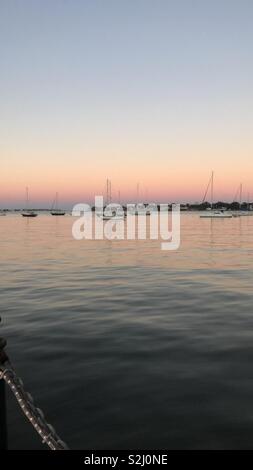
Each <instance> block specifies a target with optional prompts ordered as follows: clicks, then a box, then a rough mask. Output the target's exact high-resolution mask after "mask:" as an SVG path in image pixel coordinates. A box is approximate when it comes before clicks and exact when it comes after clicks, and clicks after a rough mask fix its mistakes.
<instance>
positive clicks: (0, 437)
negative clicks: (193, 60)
mask: <svg viewBox="0 0 253 470" xmlns="http://www.w3.org/2000/svg"><path fill="white" fill-rule="evenodd" d="M0 322H1V317H0ZM5 346H6V341H5V339H3V338H0V450H7V448H8V435H7V417H6V394H5V382H4V380H3V378H1V372H2V370H3V368H4V363H5V362H6V361H7V359H8V358H7V356H6V354H5V351H4V348H5Z"/></svg>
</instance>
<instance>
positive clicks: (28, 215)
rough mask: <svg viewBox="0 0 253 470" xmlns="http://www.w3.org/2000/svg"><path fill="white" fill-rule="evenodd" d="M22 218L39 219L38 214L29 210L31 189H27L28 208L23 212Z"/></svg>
mask: <svg viewBox="0 0 253 470" xmlns="http://www.w3.org/2000/svg"><path fill="white" fill-rule="evenodd" d="M21 215H22V217H37V215H38V214H37V213H36V212H34V211H32V210H30V209H29V189H28V188H26V208H25V210H24V211H22V212H21Z"/></svg>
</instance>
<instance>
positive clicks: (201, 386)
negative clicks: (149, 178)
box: [0, 214, 253, 449]
mask: <svg viewBox="0 0 253 470" xmlns="http://www.w3.org/2000/svg"><path fill="white" fill-rule="evenodd" d="M72 223H73V219H72V218H71V217H63V218H53V217H50V216H41V217H38V218H36V219H34V220H28V219H23V218H22V217H20V216H13V217H11V216H8V217H3V218H2V219H1V221H0V242H1V245H0V257H1V268H2V269H1V274H2V276H1V284H0V300H1V315H2V316H3V318H4V327H3V328H2V334H3V335H4V336H5V337H7V339H8V344H9V346H8V351H9V353H10V356H11V358H12V361H13V362H14V364H15V366H16V367H17V369H18V371H19V372H20V374H21V375H22V377H23V378H24V381H25V384H26V386H27V388H28V389H29V390H31V391H32V393H33V394H34V396H35V397H36V399H37V401H38V404H39V406H40V407H42V408H43V409H44V410H45V412H46V415H47V417H48V418H49V420H50V421H51V422H52V423H53V424H54V425H55V427H56V429H57V431H58V432H59V434H61V435H62V437H63V438H64V440H66V441H67V442H68V444H69V445H70V446H71V447H72V448H93V449H99V448H100V449H105V448H122V449H123V448H135V449H138V448H160V449H161V448H182V447H183V448H233V447H234V448H239V447H242V448H245V447H248V448H251V447H252V439H251V434H252V432H253V421H252V414H253V402H252V392H253V371H252V358H253V342H252V338H253V331H252V327H253V316H252V301H253V294H252V274H253V256H252V248H253V237H252V229H253V217H243V218H241V219H240V218H238V219H237V218H236V219H227V220H218V219H215V220H212V219H206V220H205V219H200V218H199V217H198V215H197V214H184V215H183V216H182V227H181V231H182V233H181V236H182V242H181V247H180V250H178V251H177V252H166V251H161V249H160V241H149V240H146V241H126V240H125V241H116V242H115V241H113V242H110V241H107V240H104V241H80V242H79V241H75V240H73V239H72V236H71V227H72ZM8 416H9V429H10V432H9V437H10V445H11V447H12V448H30V449H32V448H34V449H36V448H39V447H40V444H39V442H38V438H37V436H36V435H35V434H34V432H33V431H32V430H31V429H30V427H29V425H28V424H26V423H25V421H24V419H23V417H22V416H21V414H20V411H19V409H18V407H17V406H16V404H15V402H14V401H13V399H12V398H11V397H9V414H8Z"/></svg>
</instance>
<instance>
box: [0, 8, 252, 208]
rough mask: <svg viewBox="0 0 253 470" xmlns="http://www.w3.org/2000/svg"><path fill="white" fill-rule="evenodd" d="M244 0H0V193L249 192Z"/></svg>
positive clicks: (198, 196) (43, 198)
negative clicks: (107, 190) (109, 186)
mask: <svg viewBox="0 0 253 470" xmlns="http://www.w3.org/2000/svg"><path fill="white" fill-rule="evenodd" d="M252 24H253V2H252V0H212V1H211V0H155V1H154V0H53V1H52V0H11V1H10V0H0V207H10V208H11V207H23V206H24V198H25V187H26V186H28V187H29V190H30V198H31V201H32V203H33V204H32V205H33V206H34V207H49V206H50V205H51V202H52V200H53V199H54V195H55V192H56V191H58V192H59V194H60V198H61V203H62V205H63V206H64V207H71V205H73V204H74V203H76V202H92V200H93V199H94V195H95V194H101V193H102V191H104V188H105V181H106V178H110V179H111V181H112V193H113V198H114V199H117V197H118V196H117V195H118V191H120V194H121V200H124V201H128V200H129V201H132V200H134V199H136V192H137V190H136V188H137V183H139V188H140V190H139V193H140V196H139V197H140V199H142V200H143V199H148V200H150V201H156V202H165V201H173V202H183V201H186V200H187V201H200V200H202V197H203V194H204V192H205V188H206V186H207V183H208V180H209V178H210V173H211V171H212V170H213V171H214V172H215V197H216V199H219V200H231V199H233V197H234V195H235V193H236V189H237V187H238V186H239V184H240V183H241V182H242V183H243V185H244V195H245V198H246V193H249V194H250V195H252V199H253V159H252V156H253V140H252V130H253V129H252V127H253V55H252V44H253V28H252Z"/></svg>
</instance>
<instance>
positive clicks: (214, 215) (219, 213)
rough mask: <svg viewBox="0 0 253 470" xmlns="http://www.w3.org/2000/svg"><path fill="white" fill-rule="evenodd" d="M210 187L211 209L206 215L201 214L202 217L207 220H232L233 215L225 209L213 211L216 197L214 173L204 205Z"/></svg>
mask: <svg viewBox="0 0 253 470" xmlns="http://www.w3.org/2000/svg"><path fill="white" fill-rule="evenodd" d="M210 185H211V209H210V210H208V211H207V212H206V213H204V214H201V215H200V217H201V218H205V219H231V218H232V217H233V215H232V214H231V213H229V212H227V211H225V210H224V209H220V210H216V209H215V210H214V209H213V195H214V172H213V171H212V174H211V178H210V180H209V182H208V186H207V189H206V192H205V196H204V199H203V203H204V202H205V199H206V195H207V193H208V190H209V188H210Z"/></svg>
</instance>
